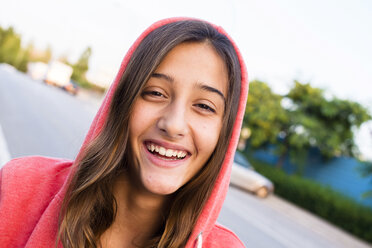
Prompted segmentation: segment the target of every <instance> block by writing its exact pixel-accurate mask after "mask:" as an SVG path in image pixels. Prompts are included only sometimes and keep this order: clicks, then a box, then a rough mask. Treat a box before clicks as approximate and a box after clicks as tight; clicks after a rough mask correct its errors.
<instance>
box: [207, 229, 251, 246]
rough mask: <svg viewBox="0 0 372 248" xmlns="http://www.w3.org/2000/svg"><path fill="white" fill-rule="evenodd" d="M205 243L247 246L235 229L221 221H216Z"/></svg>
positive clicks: (210, 244) (209, 244)
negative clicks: (220, 222) (222, 223)
mask: <svg viewBox="0 0 372 248" xmlns="http://www.w3.org/2000/svg"><path fill="white" fill-rule="evenodd" d="M203 243H204V244H205V246H206V247H233V248H244V247H245V246H244V244H243V242H242V241H241V240H240V239H239V238H238V236H236V234H235V233H234V232H233V231H231V230H230V229H228V228H227V227H224V226H223V225H221V224H219V223H216V224H215V225H214V227H213V228H212V230H211V232H210V233H209V235H208V237H207V238H206V240H205V241H204V242H203ZM203 247H204V246H203Z"/></svg>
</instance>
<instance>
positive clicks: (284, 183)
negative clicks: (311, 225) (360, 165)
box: [249, 157, 372, 243]
mask: <svg viewBox="0 0 372 248" xmlns="http://www.w3.org/2000/svg"><path fill="white" fill-rule="evenodd" d="M249 161H250V162H251V163H252V165H253V167H254V168H255V169H256V170H257V171H258V172H259V173H261V174H262V175H264V176H266V177H267V178H269V179H270V180H271V181H272V182H273V183H274V185H275V194H277V195H279V196H281V197H282V198H284V199H286V200H288V201H290V202H292V203H294V204H296V205H298V206H300V207H302V208H304V209H307V210H308V211H310V212H312V213H314V214H316V215H318V216H320V217H321V218H323V219H325V220H328V221H329V222H331V223H333V224H335V225H336V226H339V227H340V228H342V229H344V230H346V231H348V232H349V233H351V234H353V235H355V236H357V237H359V238H361V239H363V240H365V241H367V242H370V243H372V228H371V227H372V209H370V208H368V207H365V206H361V205H360V204H358V203H356V202H355V201H353V200H352V199H350V198H348V197H346V196H344V195H342V194H340V193H338V192H336V191H334V190H332V189H331V188H330V187H325V186H323V185H320V184H318V183H316V182H314V181H312V180H309V179H305V178H302V177H300V176H297V175H288V174H286V173H285V172H283V171H282V170H280V169H277V168H274V167H272V166H270V165H268V164H266V163H263V162H261V161H258V160H256V159H254V158H251V157H250V158H249Z"/></svg>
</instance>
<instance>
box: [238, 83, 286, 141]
mask: <svg viewBox="0 0 372 248" xmlns="http://www.w3.org/2000/svg"><path fill="white" fill-rule="evenodd" d="M281 100H282V96H280V95H277V94H274V93H273V92H272V91H271V89H270V87H269V86H268V85H267V84H266V83H264V82H261V81H258V80H256V81H252V82H251V83H250V84H249V95H248V101H247V106H246V110H245V116H244V121H243V126H245V127H248V128H249V129H250V131H251V136H250V138H249V142H250V145H251V146H252V147H254V148H258V147H261V146H263V145H265V144H267V143H275V142H276V139H277V137H278V134H279V132H280V131H281V129H282V126H283V124H284V123H287V121H288V116H287V115H286V112H285V110H284V109H283V108H282V106H281V105H280V102H281Z"/></svg>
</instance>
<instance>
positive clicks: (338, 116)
mask: <svg viewBox="0 0 372 248" xmlns="http://www.w3.org/2000/svg"><path fill="white" fill-rule="evenodd" d="M285 97H286V98H287V99H288V100H289V101H290V102H291V107H290V108H288V109H287V112H288V116H289V122H288V123H287V124H286V125H283V126H282V134H283V137H284V139H283V142H281V143H280V145H279V153H280V155H281V156H282V157H283V156H286V155H287V154H289V155H290V158H291V159H292V161H293V162H294V163H295V164H297V165H300V166H301V165H303V164H304V162H305V160H306V158H307V154H308V151H309V148H310V147H316V148H318V149H319V151H320V153H321V154H322V155H323V156H324V157H325V158H331V157H333V156H339V155H346V156H352V157H357V156H358V154H359V152H358V148H357V146H356V145H355V142H354V133H353V129H354V128H359V127H360V125H361V124H362V123H364V122H365V121H368V120H370V119H371V116H370V114H369V113H368V111H367V109H366V108H364V107H363V106H361V105H360V104H359V103H356V102H352V101H348V100H341V99H338V98H333V99H331V100H327V99H326V98H325V97H324V92H323V90H321V89H318V88H313V87H311V86H310V84H302V83H300V82H298V81H295V83H294V86H293V88H292V89H291V90H290V92H289V93H288V94H287V95H286V96H285ZM280 161H282V160H280Z"/></svg>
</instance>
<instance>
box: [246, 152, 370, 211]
mask: <svg viewBox="0 0 372 248" xmlns="http://www.w3.org/2000/svg"><path fill="white" fill-rule="evenodd" d="M273 151H274V148H273V147H269V148H267V149H265V150H259V151H256V152H254V153H253V156H254V157H255V158H257V159H259V160H262V161H264V162H267V163H269V164H272V165H275V164H276V163H277V161H278V156H276V155H274V153H273ZM359 166H362V163H361V162H359V161H357V160H356V159H354V158H349V157H338V158H333V159H331V160H330V161H323V160H322V158H321V156H320V154H319V152H317V151H316V150H311V151H310V152H309V158H308V161H307V165H306V167H305V170H304V173H303V176H304V177H305V178H309V179H312V180H315V181H317V182H319V183H321V184H323V185H328V186H330V187H331V188H333V189H334V190H336V191H338V192H340V193H342V194H344V195H346V196H349V197H351V198H353V199H355V200H356V201H357V202H359V203H361V204H363V205H366V206H369V207H371V208H372V198H366V199H363V198H362V194H363V193H364V192H366V191H368V190H372V176H370V177H366V178H365V177H362V176H361V174H360V172H359V170H358V167H359ZM282 168H283V169H284V170H285V171H286V172H287V173H289V174H292V173H295V171H296V167H295V166H294V165H293V164H292V163H291V162H290V161H289V159H288V158H287V159H286V160H285V162H284V164H283V167H282Z"/></svg>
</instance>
